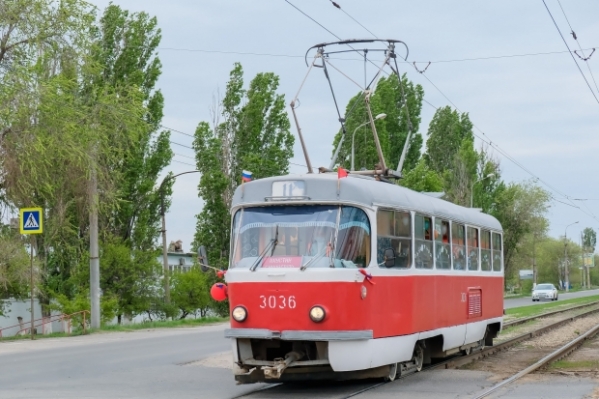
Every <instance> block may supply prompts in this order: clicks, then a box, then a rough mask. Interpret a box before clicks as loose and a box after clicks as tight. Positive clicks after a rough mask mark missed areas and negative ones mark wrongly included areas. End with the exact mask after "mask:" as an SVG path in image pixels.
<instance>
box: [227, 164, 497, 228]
mask: <svg viewBox="0 0 599 399" xmlns="http://www.w3.org/2000/svg"><path fill="white" fill-rule="evenodd" d="M338 180H339V179H338V178H337V174H336V173H335V174H333V173H328V174H327V173H325V174H298V175H285V176H275V177H268V178H264V179H259V180H254V181H251V182H249V183H244V184H243V186H239V187H238V188H237V190H235V195H234V196H233V203H232V205H233V206H234V207H235V206H240V205H249V204H253V205H258V204H263V205H265V204H269V205H282V204H284V203H285V201H281V200H282V199H284V197H275V198H273V183H275V182H281V183H282V182H298V181H302V182H304V190H305V191H304V194H303V196H305V197H304V198H305V200H306V201H308V202H315V203H317V202H329V201H340V202H353V203H357V204H363V205H366V206H373V205H378V206H383V207H385V206H387V207H391V208H400V209H404V210H414V211H416V212H420V213H423V214H425V215H432V216H437V217H441V218H444V219H450V220H452V221H455V222H461V223H466V224H472V225H476V226H480V227H485V228H488V229H492V230H495V231H502V230H503V229H502V228H501V224H500V223H499V221H498V220H497V219H495V218H494V217H493V216H491V215H488V214H486V213H483V212H481V211H480V210H477V209H473V208H466V207H463V206H459V205H456V204H453V203H451V202H449V201H445V200H442V199H439V198H435V197H432V196H430V195H426V194H422V193H419V192H416V191H413V190H410V189H409V188H406V187H402V186H398V185H396V184H389V183H385V182H380V181H376V180H375V179H374V178H371V177H364V176H358V175H353V176H352V175H351V174H350V175H349V176H348V177H347V178H342V179H340V180H339V181H338ZM338 184H339V194H337V187H338ZM298 199H300V198H299V197H298Z"/></svg>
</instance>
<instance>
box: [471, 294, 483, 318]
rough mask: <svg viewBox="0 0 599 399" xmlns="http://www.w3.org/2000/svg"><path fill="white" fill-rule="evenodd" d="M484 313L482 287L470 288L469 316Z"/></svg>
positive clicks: (477, 315)
mask: <svg viewBox="0 0 599 399" xmlns="http://www.w3.org/2000/svg"><path fill="white" fill-rule="evenodd" d="M482 315H483V294H482V290H481V289H470V290H468V318H469V319H471V318H473V317H481V316H482Z"/></svg>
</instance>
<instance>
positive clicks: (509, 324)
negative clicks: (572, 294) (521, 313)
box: [503, 301, 599, 328]
mask: <svg viewBox="0 0 599 399" xmlns="http://www.w3.org/2000/svg"><path fill="white" fill-rule="evenodd" d="M595 305H599V301H595V302H589V303H584V304H582V305H577V306H572V307H571V308H566V309H560V310H555V311H553V312H547V313H542V314H539V315H536V316H530V317H524V318H521V319H516V320H512V321H508V322H507V323H503V327H504V328H507V327H513V326H517V325H520V324H524V323H527V322H529V321H531V320H536V319H540V318H541V317H548V316H553V315H556V314H560V313H565V312H569V311H571V310H577V309H583V308H587V307H589V306H595Z"/></svg>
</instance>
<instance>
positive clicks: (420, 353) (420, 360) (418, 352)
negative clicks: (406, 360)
mask: <svg viewBox="0 0 599 399" xmlns="http://www.w3.org/2000/svg"><path fill="white" fill-rule="evenodd" d="M413 361H414V364H415V365H416V371H420V370H422V365H423V364H424V348H423V347H422V345H416V348H415V349H414V357H413Z"/></svg>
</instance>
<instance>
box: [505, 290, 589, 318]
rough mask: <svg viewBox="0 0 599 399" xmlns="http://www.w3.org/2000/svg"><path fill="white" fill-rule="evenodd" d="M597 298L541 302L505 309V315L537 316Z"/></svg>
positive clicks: (514, 316) (519, 316) (516, 316)
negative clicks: (539, 303) (540, 303)
mask: <svg viewBox="0 0 599 399" xmlns="http://www.w3.org/2000/svg"><path fill="white" fill-rule="evenodd" d="M597 300H599V295H594V296H587V297H584V298H574V299H566V300H563V301H562V300H559V301H556V302H547V303H543V304H542V305H531V306H521V307H518V308H511V309H506V310H505V314H506V316H511V317H510V318H518V319H520V318H523V317H530V316H537V315H540V314H542V313H547V312H549V311H552V310H560V309H563V308H565V307H568V306H569V305H571V306H575V305H582V304H585V303H589V302H594V301H597Z"/></svg>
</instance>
